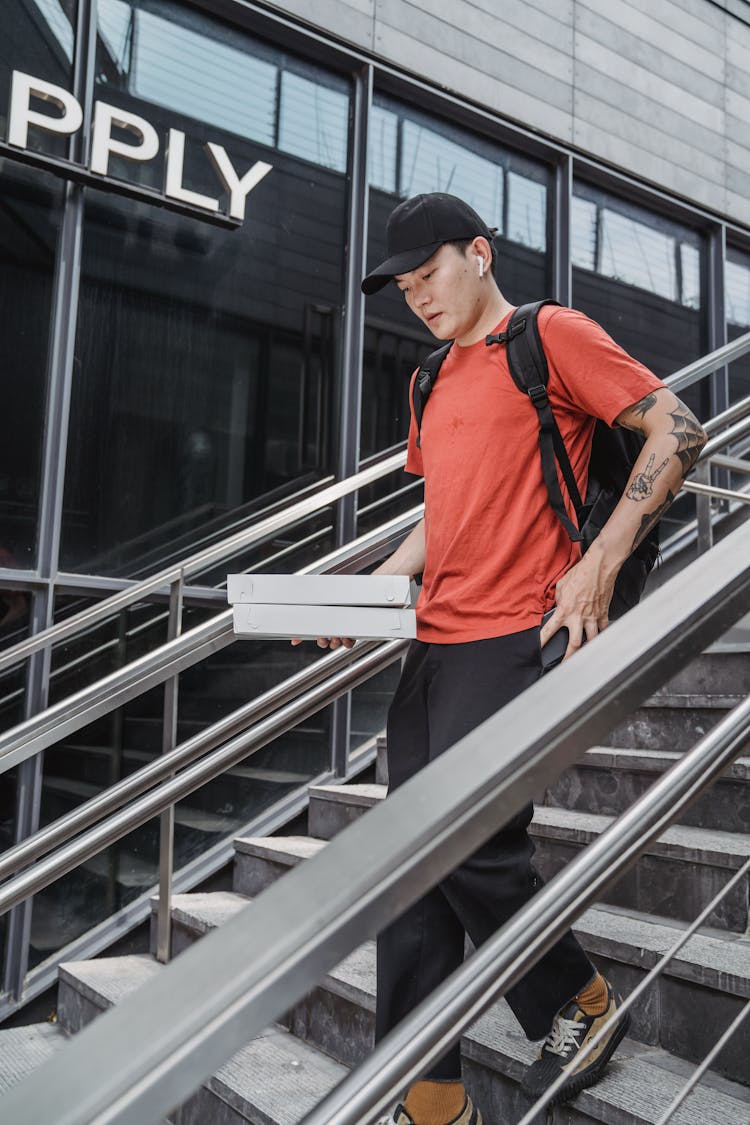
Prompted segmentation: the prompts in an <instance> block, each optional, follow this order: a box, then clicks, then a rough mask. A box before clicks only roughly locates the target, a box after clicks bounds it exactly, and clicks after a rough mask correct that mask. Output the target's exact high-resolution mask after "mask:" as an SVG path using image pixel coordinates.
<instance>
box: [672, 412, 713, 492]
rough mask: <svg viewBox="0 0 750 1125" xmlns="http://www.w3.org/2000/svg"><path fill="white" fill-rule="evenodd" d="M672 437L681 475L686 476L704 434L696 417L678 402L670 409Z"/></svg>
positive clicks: (697, 452) (703, 441) (703, 440)
mask: <svg viewBox="0 0 750 1125" xmlns="http://www.w3.org/2000/svg"><path fill="white" fill-rule="evenodd" d="M669 417H670V418H671V419H672V437H673V438H674V439H675V441H676V442H677V456H678V457H679V459H680V464H681V465H682V475H683V477H686V476H687V474H688V473H689V472H690V470H691V469H692V467H693V465H694V464H695V462H696V461H697V460H698V455H699V453H700V451H701V449H702V448H703V445H704V443H705V440H706V435H705V434H704V432H703V427H702V426H701V424H700V422H699V421H698V419H697V418H696V417H695V415H694V414H692V413H691V411H689V410H688V408H687V407H686V406H683V405H682V404H680V406H679V408H678V409H677V410H672V411H670V414H669Z"/></svg>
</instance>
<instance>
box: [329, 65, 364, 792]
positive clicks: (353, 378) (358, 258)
mask: <svg viewBox="0 0 750 1125" xmlns="http://www.w3.org/2000/svg"><path fill="white" fill-rule="evenodd" d="M371 106H372V67H371V66H369V65H365V66H363V67H362V68H361V69H360V70H359V71H357V72H356V73H355V74H354V76H353V88H352V125H351V132H350V146H349V184H350V187H349V209H348V216H347V255H346V281H345V293H344V318H343V333H342V339H341V350H340V353H339V354H340V356H341V362H340V368H339V369H340V372H341V379H340V386H341V396H340V407H339V412H338V449H337V454H336V476H337V479H338V480H345V479H346V478H347V477H349V476H352V475H353V474H354V473H356V472H357V471H358V470H359V454H360V425H361V418H360V415H361V411H362V352H363V341H364V313H365V309H364V296H363V294H362V290H361V288H360V284H361V281H362V277H363V276H364V272H365V263H366V255H367V219H368V214H367V210H368V205H369V184H368V166H367V146H368V126H369V118H370V112H371ZM357 495H358V494H357V493H354V492H352V493H349V495H348V496H345V497H343V498H342V499H341V500H340V501H339V502H338V504H337V505H336V533H335V534H336V538H335V545H336V546H337V547H340V546H342V545H343V544H344V543H347V542H349V541H350V540H352V539H354V538H355V536H356V534H357ZM350 727H351V697H343V698H341V699H337V700H336V702H335V703H334V704H333V706H332V714H331V735H330V738H331V767H332V769H333V770H334V772H335V773H336V774H337V775H338V776H340V777H343V776H346V772H347V759H348V756H349V739H350Z"/></svg>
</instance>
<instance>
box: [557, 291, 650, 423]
mask: <svg viewBox="0 0 750 1125" xmlns="http://www.w3.org/2000/svg"><path fill="white" fill-rule="evenodd" d="M548 308H549V306H548ZM544 313H545V309H542V311H541V313H540V323H539V330H540V334H541V338H542V343H543V344H544V350H545V353H546V355H547V361H548V364H549V369H550V397H551V398H552V397H553V396H554V398H555V399H556V400H557V401H558V402H559V403H560V404H561V405H562V406H563V407H564V408H567V409H569V410H571V411H573V412H575V411H583V412H584V413H586V414H589V415H591V416H593V417H594V418H601V419H602V421H604V422H606V423H607V425H608V426H612V425H613V424H614V421H615V419H616V418H617V416H618V415H619V414H621V413H622V411H623V410H626V409H627V408H628V407H630V406H632V405H633V404H634V403H636V402H640V400H641V399H642V398H644V397H645V396H646V395H647V394H650V393H651V392H652V391H656V390H659V389H660V388H661V387H663V386H664V383H663V382H662V381H661V379H657V378H656V376H655V375H654V374H653V372H651V371H649V369H648V368H647V367H644V365H643V364H642V363H639V362H638V360H636V359H633V357H632V356H631V355H628V353H627V352H626V351H625V349H624V348H621V347H620V345H619V344H617V343H615V341H614V340H613V339H612V337H611V336H609V335H607V333H606V332H605V331H604V329H603V328H602V327H601V325H599V324H596V323H595V321H593V320H590V319H589V317H587V316H585V314H584V313H581V312H577V311H576V310H575V309H566V308H554V306H552V307H551V311H550V312H548V314H547V316H546V319H545V320H544V321H543V320H542V317H543V316H544Z"/></svg>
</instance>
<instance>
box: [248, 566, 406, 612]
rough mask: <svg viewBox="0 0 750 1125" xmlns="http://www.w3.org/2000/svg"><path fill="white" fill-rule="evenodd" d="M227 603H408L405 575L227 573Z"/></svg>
mask: <svg viewBox="0 0 750 1125" xmlns="http://www.w3.org/2000/svg"><path fill="white" fill-rule="evenodd" d="M227 600H228V601H229V604H230V605H238V604H243V603H245V602H252V603H254V604H264V605H308V606H312V605H325V606H331V605H361V606H390V607H393V608H395V607H397V606H398V607H401V606H404V607H407V606H410V605H411V591H410V579H409V577H408V575H406V574H392V575H391V574H230V575H229V577H228V578H227Z"/></svg>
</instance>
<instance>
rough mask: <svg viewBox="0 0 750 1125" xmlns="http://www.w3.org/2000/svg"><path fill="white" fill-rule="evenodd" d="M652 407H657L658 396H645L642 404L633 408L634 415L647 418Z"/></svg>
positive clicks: (639, 403)
mask: <svg viewBox="0 0 750 1125" xmlns="http://www.w3.org/2000/svg"><path fill="white" fill-rule="evenodd" d="M652 406H656V395H655V394H653V393H652V394H648V395H644V397H643V398H642V399H641V401H640V402H637V403H636V404H635V406H634V407H633V413H634V414H637V415H638V417H639V418H645V416H646V415H647V414H648V412H649V410H650V409H651V407H652Z"/></svg>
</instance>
